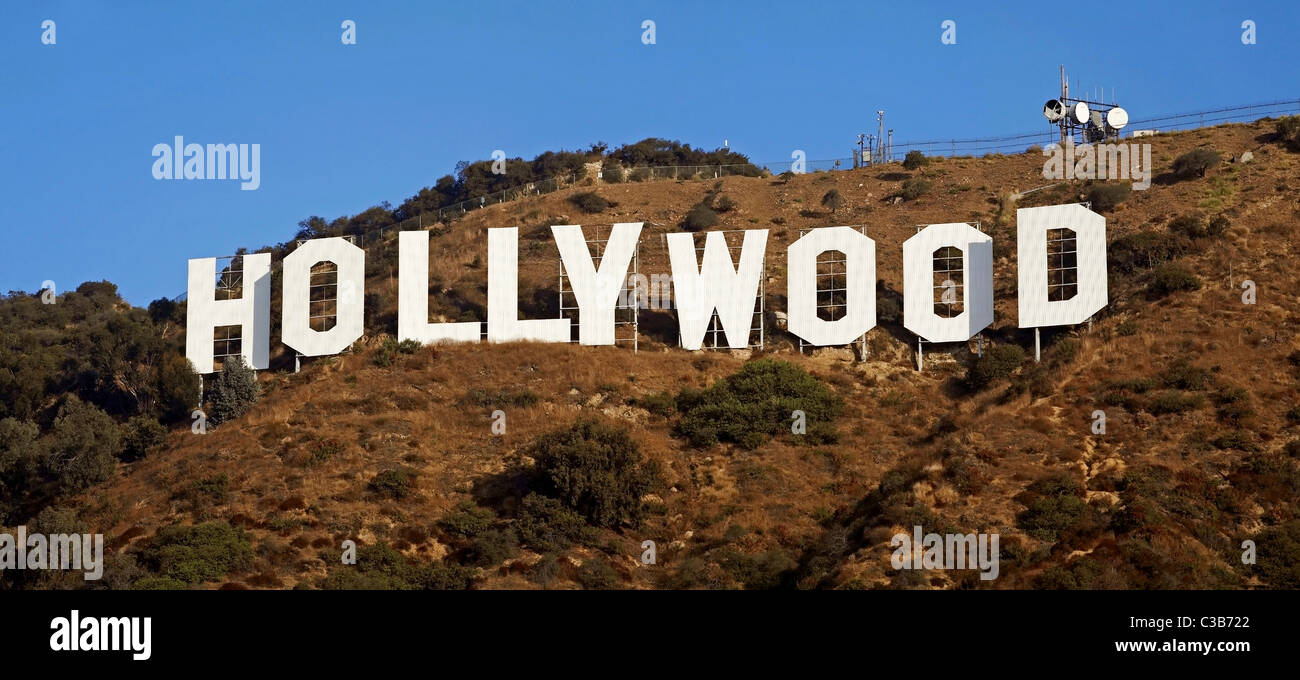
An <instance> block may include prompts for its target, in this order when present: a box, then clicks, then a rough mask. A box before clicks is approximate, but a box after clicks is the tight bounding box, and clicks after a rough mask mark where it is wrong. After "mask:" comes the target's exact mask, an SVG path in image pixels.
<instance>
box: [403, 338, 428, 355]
mask: <svg viewBox="0 0 1300 680" xmlns="http://www.w3.org/2000/svg"><path fill="white" fill-rule="evenodd" d="M421 347H423V345H422V344H421V343H420V341H419V340H403V341H401V342H399V343H397V351H399V352H401V353H402V354H415V353H416V352H417V351H419V350H420V348H421Z"/></svg>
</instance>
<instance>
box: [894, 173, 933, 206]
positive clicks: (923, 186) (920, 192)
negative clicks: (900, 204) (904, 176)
mask: <svg viewBox="0 0 1300 680" xmlns="http://www.w3.org/2000/svg"><path fill="white" fill-rule="evenodd" d="M928 193H930V180H927V179H922V178H920V177H914V178H912V179H908V180H903V188H902V189H901V190H900V191H899V192H898V195H899V196H902V197H903V199H904V200H907V201H911V200H915V199H917V198H920V197H922V196H924V195H926V194H928Z"/></svg>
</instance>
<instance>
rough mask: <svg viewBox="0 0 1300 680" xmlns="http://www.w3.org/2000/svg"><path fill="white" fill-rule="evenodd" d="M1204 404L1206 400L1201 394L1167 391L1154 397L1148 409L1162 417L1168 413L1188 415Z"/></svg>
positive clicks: (1148, 404)
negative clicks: (1188, 412) (1187, 413)
mask: <svg viewBox="0 0 1300 680" xmlns="http://www.w3.org/2000/svg"><path fill="white" fill-rule="evenodd" d="M1204 404H1205V399H1204V398H1203V397H1201V395H1199V394H1188V393H1186V392H1179V391H1177V390H1166V391H1163V392H1160V393H1159V394H1156V395H1155V396H1154V397H1152V398H1151V399H1150V400H1149V401H1148V402H1147V405H1146V409H1147V411H1148V412H1150V413H1151V414H1153V415H1157V416H1162V415H1165V414H1168V413H1186V412H1187V411H1193V410H1196V409H1198V408H1200V407H1201V406H1203V405H1204Z"/></svg>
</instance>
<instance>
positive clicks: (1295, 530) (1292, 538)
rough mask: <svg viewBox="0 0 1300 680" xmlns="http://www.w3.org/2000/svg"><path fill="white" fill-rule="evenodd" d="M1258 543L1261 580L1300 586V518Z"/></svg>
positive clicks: (1278, 585)
mask: <svg viewBox="0 0 1300 680" xmlns="http://www.w3.org/2000/svg"><path fill="white" fill-rule="evenodd" d="M1295 118H1297V119H1300V116H1295ZM1255 542H1256V543H1257V544H1258V546H1259V564H1258V566H1257V567H1256V570H1257V571H1258V572H1259V576H1260V579H1262V580H1263V581H1264V582H1265V583H1267V584H1268V585H1269V586H1270V587H1272V588H1278V589H1286V590H1295V589H1297V588H1300V520H1295V519H1293V520H1291V521H1289V522H1287V523H1286V524H1283V525H1281V526H1276V527H1270V528H1268V529H1265V530H1264V531H1263V532H1261V533H1260V534H1259V537H1258V539H1257V540H1256V541H1255Z"/></svg>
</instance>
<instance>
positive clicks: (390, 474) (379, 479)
mask: <svg viewBox="0 0 1300 680" xmlns="http://www.w3.org/2000/svg"><path fill="white" fill-rule="evenodd" d="M416 475H417V473H416V471H415V470H412V469H411V468H408V467H399V468H390V469H387V470H384V471H382V472H380V473H379V474H377V475H375V478H374V479H372V480H370V490H371V491H374V492H375V493H377V494H379V495H380V496H385V497H388V498H394V499H397V500H401V499H403V498H406V497H407V496H410V495H411V492H412V491H414V490H415V478H416Z"/></svg>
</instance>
